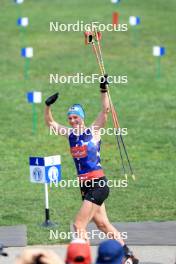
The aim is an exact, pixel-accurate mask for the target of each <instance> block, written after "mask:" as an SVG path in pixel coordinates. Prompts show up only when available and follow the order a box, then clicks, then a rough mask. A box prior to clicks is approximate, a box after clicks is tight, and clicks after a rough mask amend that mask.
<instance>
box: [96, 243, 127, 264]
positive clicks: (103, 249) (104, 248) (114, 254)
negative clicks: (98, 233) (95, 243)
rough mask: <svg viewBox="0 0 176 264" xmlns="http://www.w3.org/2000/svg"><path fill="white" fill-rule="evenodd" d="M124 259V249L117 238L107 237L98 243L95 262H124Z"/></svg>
mask: <svg viewBox="0 0 176 264" xmlns="http://www.w3.org/2000/svg"><path fill="white" fill-rule="evenodd" d="M125 261H126V259H125V252H124V249H123V247H122V245H121V244H120V243H119V242H118V241H117V240H114V239H109V240H106V241H103V242H102V243H101V244H100V245H99V248H98V256H97V259H96V264H125ZM131 263H132V262H131ZM129 264H130V262H129Z"/></svg>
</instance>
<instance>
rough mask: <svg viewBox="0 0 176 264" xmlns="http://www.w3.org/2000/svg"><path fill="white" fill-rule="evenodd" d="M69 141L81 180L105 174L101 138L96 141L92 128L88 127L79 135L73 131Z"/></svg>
mask: <svg viewBox="0 0 176 264" xmlns="http://www.w3.org/2000/svg"><path fill="white" fill-rule="evenodd" d="M69 143H70V151H71V154H72V157H73V160H74V162H75V166H76V169H77V174H78V177H79V179H80V180H90V179H96V178H100V177H103V176H104V172H103V170H102V167H101V163H100V162H101V161H100V144H101V140H99V141H98V142H96V141H95V139H94V137H93V135H92V132H91V129H90V128H87V129H86V130H85V131H84V132H83V133H82V134H81V135H78V136H77V135H75V134H74V132H73V131H72V132H71V134H70V135H69Z"/></svg>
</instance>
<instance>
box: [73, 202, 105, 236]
mask: <svg viewBox="0 0 176 264" xmlns="http://www.w3.org/2000/svg"><path fill="white" fill-rule="evenodd" d="M99 208H100V206H99V205H96V204H95V203H92V202H89V201H87V200H84V201H83V204H82V206H81V208H80V210H79V212H78V214H77V215H76V218H75V221H74V230H75V232H76V233H77V236H78V237H79V238H82V239H85V240H88V237H87V235H86V227H87V224H88V223H89V222H90V221H91V219H92V217H93V216H94V215H95V213H96V212H97V211H98V210H99Z"/></svg>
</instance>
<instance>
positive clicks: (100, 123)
mask: <svg viewBox="0 0 176 264" xmlns="http://www.w3.org/2000/svg"><path fill="white" fill-rule="evenodd" d="M107 78H108V75H107V74H106V75H104V77H102V78H101V83H100V92H101V103H102V110H101V112H100V113H99V114H98V117H97V118H96V120H95V121H94V122H93V124H92V127H94V129H95V130H98V129H100V128H101V127H104V126H105V124H106V121H107V119H108V113H109V112H110V105H109V99H108V94H107V89H108V80H107Z"/></svg>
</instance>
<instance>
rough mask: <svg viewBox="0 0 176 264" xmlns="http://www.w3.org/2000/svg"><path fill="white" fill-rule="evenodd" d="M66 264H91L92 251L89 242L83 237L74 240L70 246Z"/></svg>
mask: <svg viewBox="0 0 176 264" xmlns="http://www.w3.org/2000/svg"><path fill="white" fill-rule="evenodd" d="M65 262H66V264H90V263H91V251H90V246H89V244H88V243H87V242H86V241H85V240H83V239H75V240H73V241H72V242H71V243H70V244H69V246H68V248H67V255H66V260H65Z"/></svg>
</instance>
